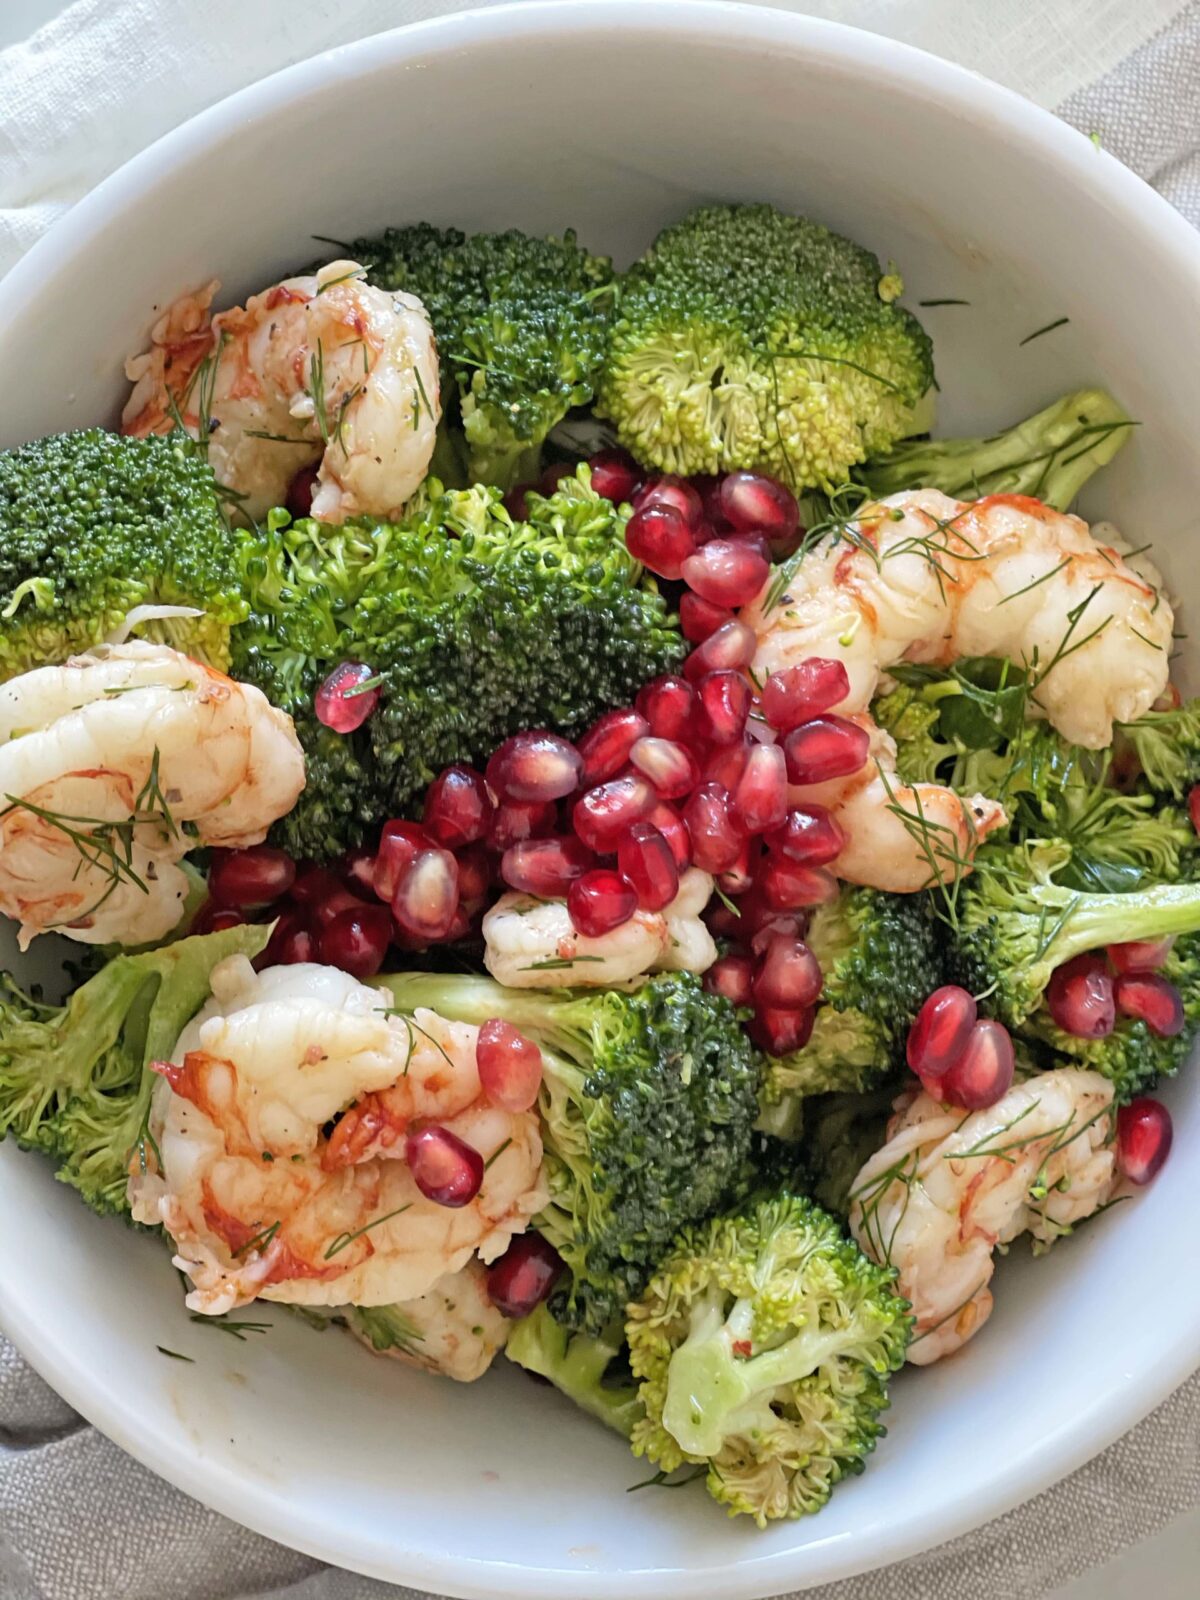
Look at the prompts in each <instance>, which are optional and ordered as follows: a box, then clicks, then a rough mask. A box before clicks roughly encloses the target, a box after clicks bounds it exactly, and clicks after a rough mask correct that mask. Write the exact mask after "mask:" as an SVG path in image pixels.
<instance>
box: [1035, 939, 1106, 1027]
mask: <svg viewBox="0 0 1200 1600" xmlns="http://www.w3.org/2000/svg"><path fill="white" fill-rule="evenodd" d="M1046 1005H1047V1007H1048V1009H1049V1011H1050V1015H1051V1016H1052V1017H1053V1019H1054V1021H1055V1022H1056V1023H1057V1024H1058V1026H1059V1027H1060V1028H1063V1029H1065V1030H1066V1032H1067V1033H1071V1034H1074V1035H1075V1037H1076V1038H1078V1039H1103V1038H1105V1037H1106V1036H1107V1035H1108V1034H1110V1033H1111V1032H1112V1031H1113V1026H1114V1024H1115V1022H1116V1020H1117V1007H1116V999H1115V997H1114V995H1113V981H1112V976H1111V974H1110V973H1109V970H1108V967H1107V965H1106V964H1105V960H1104V957H1103V956H1102V955H1100V954H1097V953H1089V954H1087V955H1082V956H1076V957H1075V959H1074V960H1073V961H1068V962H1066V963H1065V965H1063V966H1061V967H1058V968H1057V969H1056V971H1055V972H1054V975H1053V976H1052V977H1051V979H1050V982H1049V984H1048V985H1047V988H1046Z"/></svg>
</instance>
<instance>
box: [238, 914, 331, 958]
mask: <svg viewBox="0 0 1200 1600" xmlns="http://www.w3.org/2000/svg"><path fill="white" fill-rule="evenodd" d="M316 959H317V941H316V936H315V935H314V934H313V933H312V931H311V929H310V928H309V927H308V926H307V924H306V923H305V921H304V914H303V912H301V911H298V910H296V909H294V908H293V909H290V910H288V911H284V912H282V913H281V914H280V916H279V917H278V918H277V920H276V922H275V926H274V927H273V928H272V929H271V937H270V938H269V939H268V940H267V944H266V948H265V949H264V950H263V952H262V954H261V955H260V956H258V957H256V959H255V962H254V966H255V969H256V970H257V971H260V972H261V971H262V969H263V967H290V966H293V965H295V963H296V962H298V961H315V960H316Z"/></svg>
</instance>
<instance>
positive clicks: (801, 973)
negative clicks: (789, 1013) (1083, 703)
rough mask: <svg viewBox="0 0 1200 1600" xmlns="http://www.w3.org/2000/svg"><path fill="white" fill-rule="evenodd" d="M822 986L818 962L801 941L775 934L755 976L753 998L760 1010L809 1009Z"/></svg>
mask: <svg viewBox="0 0 1200 1600" xmlns="http://www.w3.org/2000/svg"><path fill="white" fill-rule="evenodd" d="M822 983H823V979H822V977H821V965H820V962H819V961H818V960H817V958H816V956H815V955H813V953H812V951H811V950H810V949H809V948H808V946H807V945H806V944H805V943H804V941H803V940H801V939H789V938H788V937H787V936H786V935H784V934H779V933H777V934H774V935H773V936H772V938H771V942H770V944H768V946H767V950H766V954H765V955H764V956H763V958H762V961H761V963H760V965H759V968H758V971H757V972H756V973H755V975H754V998H755V1000H756V1001H757V1002H758V1004H759V1005H761V1006H782V1007H785V1008H794V1007H802V1006H811V1005H814V1004H815V1003H816V1001H817V999H818V997H819V996H820V993H821V986H822Z"/></svg>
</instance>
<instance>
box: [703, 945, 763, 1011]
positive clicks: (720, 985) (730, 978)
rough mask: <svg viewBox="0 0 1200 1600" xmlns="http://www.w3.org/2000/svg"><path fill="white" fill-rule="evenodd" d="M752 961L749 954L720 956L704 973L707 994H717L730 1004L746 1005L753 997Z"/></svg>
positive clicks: (739, 1006)
mask: <svg viewBox="0 0 1200 1600" xmlns="http://www.w3.org/2000/svg"><path fill="white" fill-rule="evenodd" d="M753 984H754V963H753V961H751V959H750V957H749V956H738V955H728V956H720V957H719V958H718V959H717V960H716V961H714V962H713V964H712V966H711V967H709V969H708V971H707V972H706V973H705V974H704V987H705V988H706V989H707V990H708V992H709V994H719V995H721V996H723V997H724V998H725V999H726V1000H728V1001H729V1003H730V1005H732V1006H737V1007H738V1008H739V1010H740V1009H741V1007H742V1006H748V1005H750V1004H751V1003H752V1002H753V998H754V989H753Z"/></svg>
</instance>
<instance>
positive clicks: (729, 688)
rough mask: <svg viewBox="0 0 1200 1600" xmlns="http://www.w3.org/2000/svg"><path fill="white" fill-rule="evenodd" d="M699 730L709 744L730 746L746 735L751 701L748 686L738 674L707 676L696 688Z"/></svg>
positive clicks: (714, 673) (722, 673)
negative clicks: (698, 704) (698, 705)
mask: <svg viewBox="0 0 1200 1600" xmlns="http://www.w3.org/2000/svg"><path fill="white" fill-rule="evenodd" d="M696 693H697V695H698V696H699V698H700V724H699V725H700V729H701V731H702V733H703V735H704V737H705V738H706V739H709V740H711V742H712V743H713V744H732V743H733V741H734V740H735V739H740V738H741V737H742V735H743V733H745V731H746V718H747V717H748V716H749V715H750V705H751V702H752V700H753V695H752V694H751V690H750V685H749V684H748V683H747V682H746V680H745V678H743V677H742V675H741V673H739V672H707V673H705V675H704V677H702V678H701V679H700V681H699V683H697V685H696Z"/></svg>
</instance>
